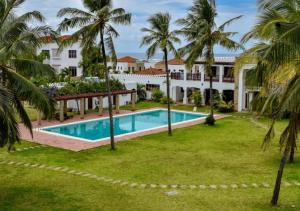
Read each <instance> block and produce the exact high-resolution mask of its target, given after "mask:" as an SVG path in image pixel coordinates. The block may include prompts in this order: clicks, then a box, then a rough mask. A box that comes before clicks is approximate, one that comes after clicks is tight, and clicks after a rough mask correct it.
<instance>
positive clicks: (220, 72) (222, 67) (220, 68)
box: [219, 65, 224, 83]
mask: <svg viewBox="0 0 300 211" xmlns="http://www.w3.org/2000/svg"><path fill="white" fill-rule="evenodd" d="M223 75H224V66H223V65H222V66H219V82H220V83H223Z"/></svg>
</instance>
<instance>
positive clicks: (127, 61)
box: [118, 56, 137, 63]
mask: <svg viewBox="0 0 300 211" xmlns="http://www.w3.org/2000/svg"><path fill="white" fill-rule="evenodd" d="M118 62H125V63H135V62H137V59H136V58H133V57H131V56H125V57H122V58H120V59H118Z"/></svg>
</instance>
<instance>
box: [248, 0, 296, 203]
mask: <svg viewBox="0 0 300 211" xmlns="http://www.w3.org/2000/svg"><path fill="white" fill-rule="evenodd" d="M258 3H259V12H260V14H259V17H260V18H259V21H258V23H257V24H256V26H255V27H254V28H253V29H252V31H251V32H249V33H247V34H246V35H245V36H244V39H243V41H245V42H246V41H248V40H249V39H251V38H255V39H259V40H261V41H262V43H259V44H257V45H255V46H254V47H253V48H252V49H249V50H248V51H247V52H246V53H245V55H243V56H244V57H245V56H248V57H249V56H253V57H254V58H256V60H257V67H256V68H255V69H254V70H253V71H251V72H250V74H251V77H250V79H251V81H250V82H252V83H253V84H254V85H256V86H260V87H262V90H264V92H263V93H261V97H262V98H264V104H263V107H262V114H269V115H270V116H271V117H272V118H273V122H272V124H271V127H270V130H269V131H268V133H267V135H266V137H265V139H264V145H263V146H264V147H266V146H267V145H268V144H269V142H270V140H271V139H272V138H273V137H274V125H275V122H276V120H278V119H280V118H281V117H282V116H283V114H284V113H286V112H288V113H289V114H290V117H289V124H288V126H287V127H286V129H285V130H284V131H283V133H282V134H281V137H280V147H281V149H282V157H281V161H280V165H279V169H278V173H277V178H276V183H275V187H274V192H273V197H272V200H271V203H272V204H273V205H277V203H278V199H279V193H280V188H281V180H282V175H283V170H284V166H285V164H286V161H287V159H288V155H289V154H290V161H291V162H292V161H293V160H294V149H295V147H296V142H297V136H298V132H299V130H300V102H299V99H300V74H299V70H300V69H299V53H300V39H299V33H300V30H299V26H300V12H299V7H300V2H299V1H296V0H279V1H271V0H260V1H259V2H258Z"/></svg>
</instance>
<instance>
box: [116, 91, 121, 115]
mask: <svg viewBox="0 0 300 211" xmlns="http://www.w3.org/2000/svg"><path fill="white" fill-rule="evenodd" d="M116 113H117V114H118V113H120V95H116Z"/></svg>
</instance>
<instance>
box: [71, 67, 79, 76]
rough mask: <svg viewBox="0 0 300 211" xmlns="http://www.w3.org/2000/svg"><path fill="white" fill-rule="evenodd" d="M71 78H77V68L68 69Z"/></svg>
mask: <svg viewBox="0 0 300 211" xmlns="http://www.w3.org/2000/svg"><path fill="white" fill-rule="evenodd" d="M69 69H70V71H71V75H72V77H76V76H77V67H69Z"/></svg>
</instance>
